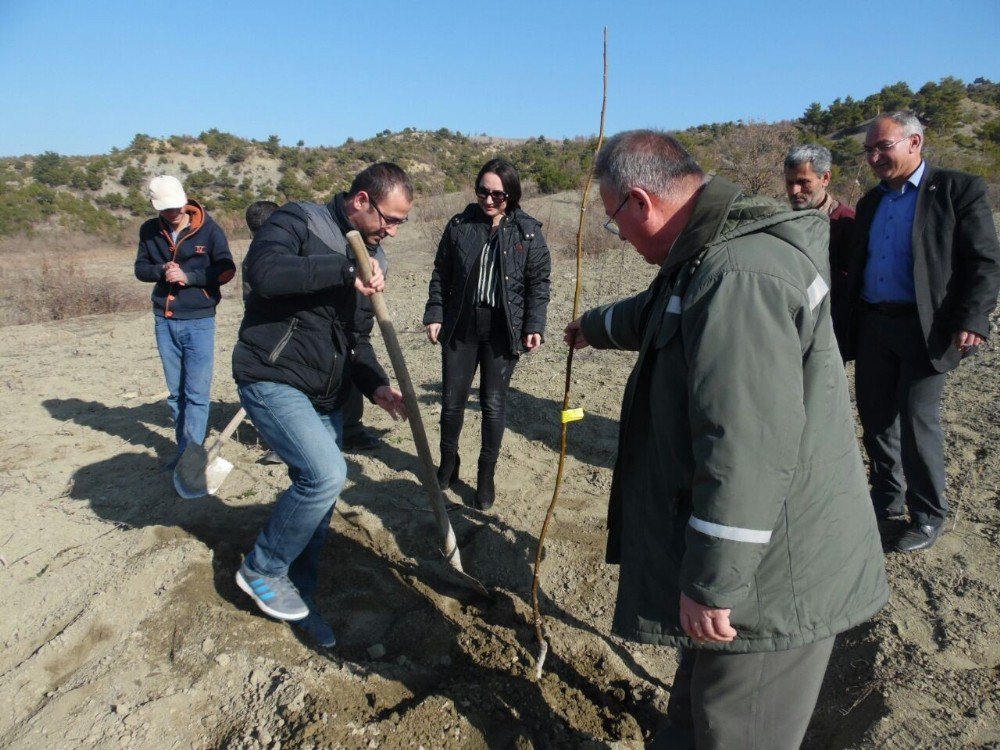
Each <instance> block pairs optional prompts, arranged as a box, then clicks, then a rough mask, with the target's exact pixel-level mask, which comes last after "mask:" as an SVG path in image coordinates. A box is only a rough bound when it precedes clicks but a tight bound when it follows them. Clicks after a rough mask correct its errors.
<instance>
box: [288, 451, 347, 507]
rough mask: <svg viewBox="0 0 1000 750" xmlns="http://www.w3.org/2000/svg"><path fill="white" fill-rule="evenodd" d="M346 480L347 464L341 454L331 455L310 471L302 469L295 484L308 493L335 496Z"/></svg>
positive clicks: (338, 493)
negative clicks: (327, 459)
mask: <svg viewBox="0 0 1000 750" xmlns="http://www.w3.org/2000/svg"><path fill="white" fill-rule="evenodd" d="M346 481H347V464H346V462H345V461H344V458H343V456H341V455H339V454H338V455H337V456H335V457H333V456H331V457H330V460H329V461H326V462H324V464H323V465H322V466H319V467H315V468H314V469H312V470H311V471H303V472H302V473H301V474H300V475H299V477H298V480H297V482H296V483H297V484H298V485H299V486H301V487H302V488H303V489H304V490H307V491H308V492H309V494H311V495H315V496H317V497H318V496H322V497H337V496H338V495H340V493H341V491H342V490H343V489H344V484H345V483H346Z"/></svg>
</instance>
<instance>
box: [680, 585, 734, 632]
mask: <svg viewBox="0 0 1000 750" xmlns="http://www.w3.org/2000/svg"><path fill="white" fill-rule="evenodd" d="M729 612H730V610H728V609H714V608H712V607H706V606H705V605H704V604H698V602H696V601H695V600H694V599H692V598H691V597H689V596H687V595H685V594H681V627H682V628H684V632H685V633H687V634H688V635H689V636H691V637H692V638H693V639H694V640H696V641H703V642H710V643H729V641H731V640H733V638H735V637H736V631H735V630H734V629H733V627H732V625H730V624H729Z"/></svg>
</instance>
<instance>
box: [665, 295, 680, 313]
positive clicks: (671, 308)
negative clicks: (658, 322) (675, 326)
mask: <svg viewBox="0 0 1000 750" xmlns="http://www.w3.org/2000/svg"><path fill="white" fill-rule="evenodd" d="M680 311H681V298H680V297H678V296H677V295H676V294H675V295H674V296H673V297H671V298H670V299H669V300H668V301H667V312H668V313H678V314H679V313H680Z"/></svg>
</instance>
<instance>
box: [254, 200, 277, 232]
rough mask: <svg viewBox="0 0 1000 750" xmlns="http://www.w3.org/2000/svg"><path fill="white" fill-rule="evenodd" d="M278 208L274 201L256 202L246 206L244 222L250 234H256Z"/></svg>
mask: <svg viewBox="0 0 1000 750" xmlns="http://www.w3.org/2000/svg"><path fill="white" fill-rule="evenodd" d="M277 208H278V204H277V203H275V202H274V201H257V202H256V203H251V204H250V205H249V206H247V212H246V220H247V226H248V227H249V228H250V234H252V235H253V234H257V231H258V230H259V229H260V228H261V227H262V226H264V222H265V221H267V219H268V217H269V216H270V215H271V214H273V213H274V212H275V211H276V210H277Z"/></svg>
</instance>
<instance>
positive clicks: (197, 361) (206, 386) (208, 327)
mask: <svg viewBox="0 0 1000 750" xmlns="http://www.w3.org/2000/svg"><path fill="white" fill-rule="evenodd" d="M154 319H155V321H156V328H155V332H156V348H157V349H159V351H160V362H162V363H163V377H164V378H165V379H166V381H167V390H169V391H170V396H169V397H168V398H167V404H168V405H169V406H170V414H171V416H172V417H173V419H174V432H175V435H176V439H177V455H178V456H179V455H180V454H181V453H183V452H184V447H185V446H186V445H187V444H188V443H189V442H191V443H195V444H197V445H201V444H202V443H204V442H205V432H206V431H207V430H208V408H209V406H210V404H211V391H212V366H213V364H214V361H215V318H214V317H211V318H195V319H194V320H172V319H170V318H161V317H160V316H159V315H157V316H155V317H154Z"/></svg>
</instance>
